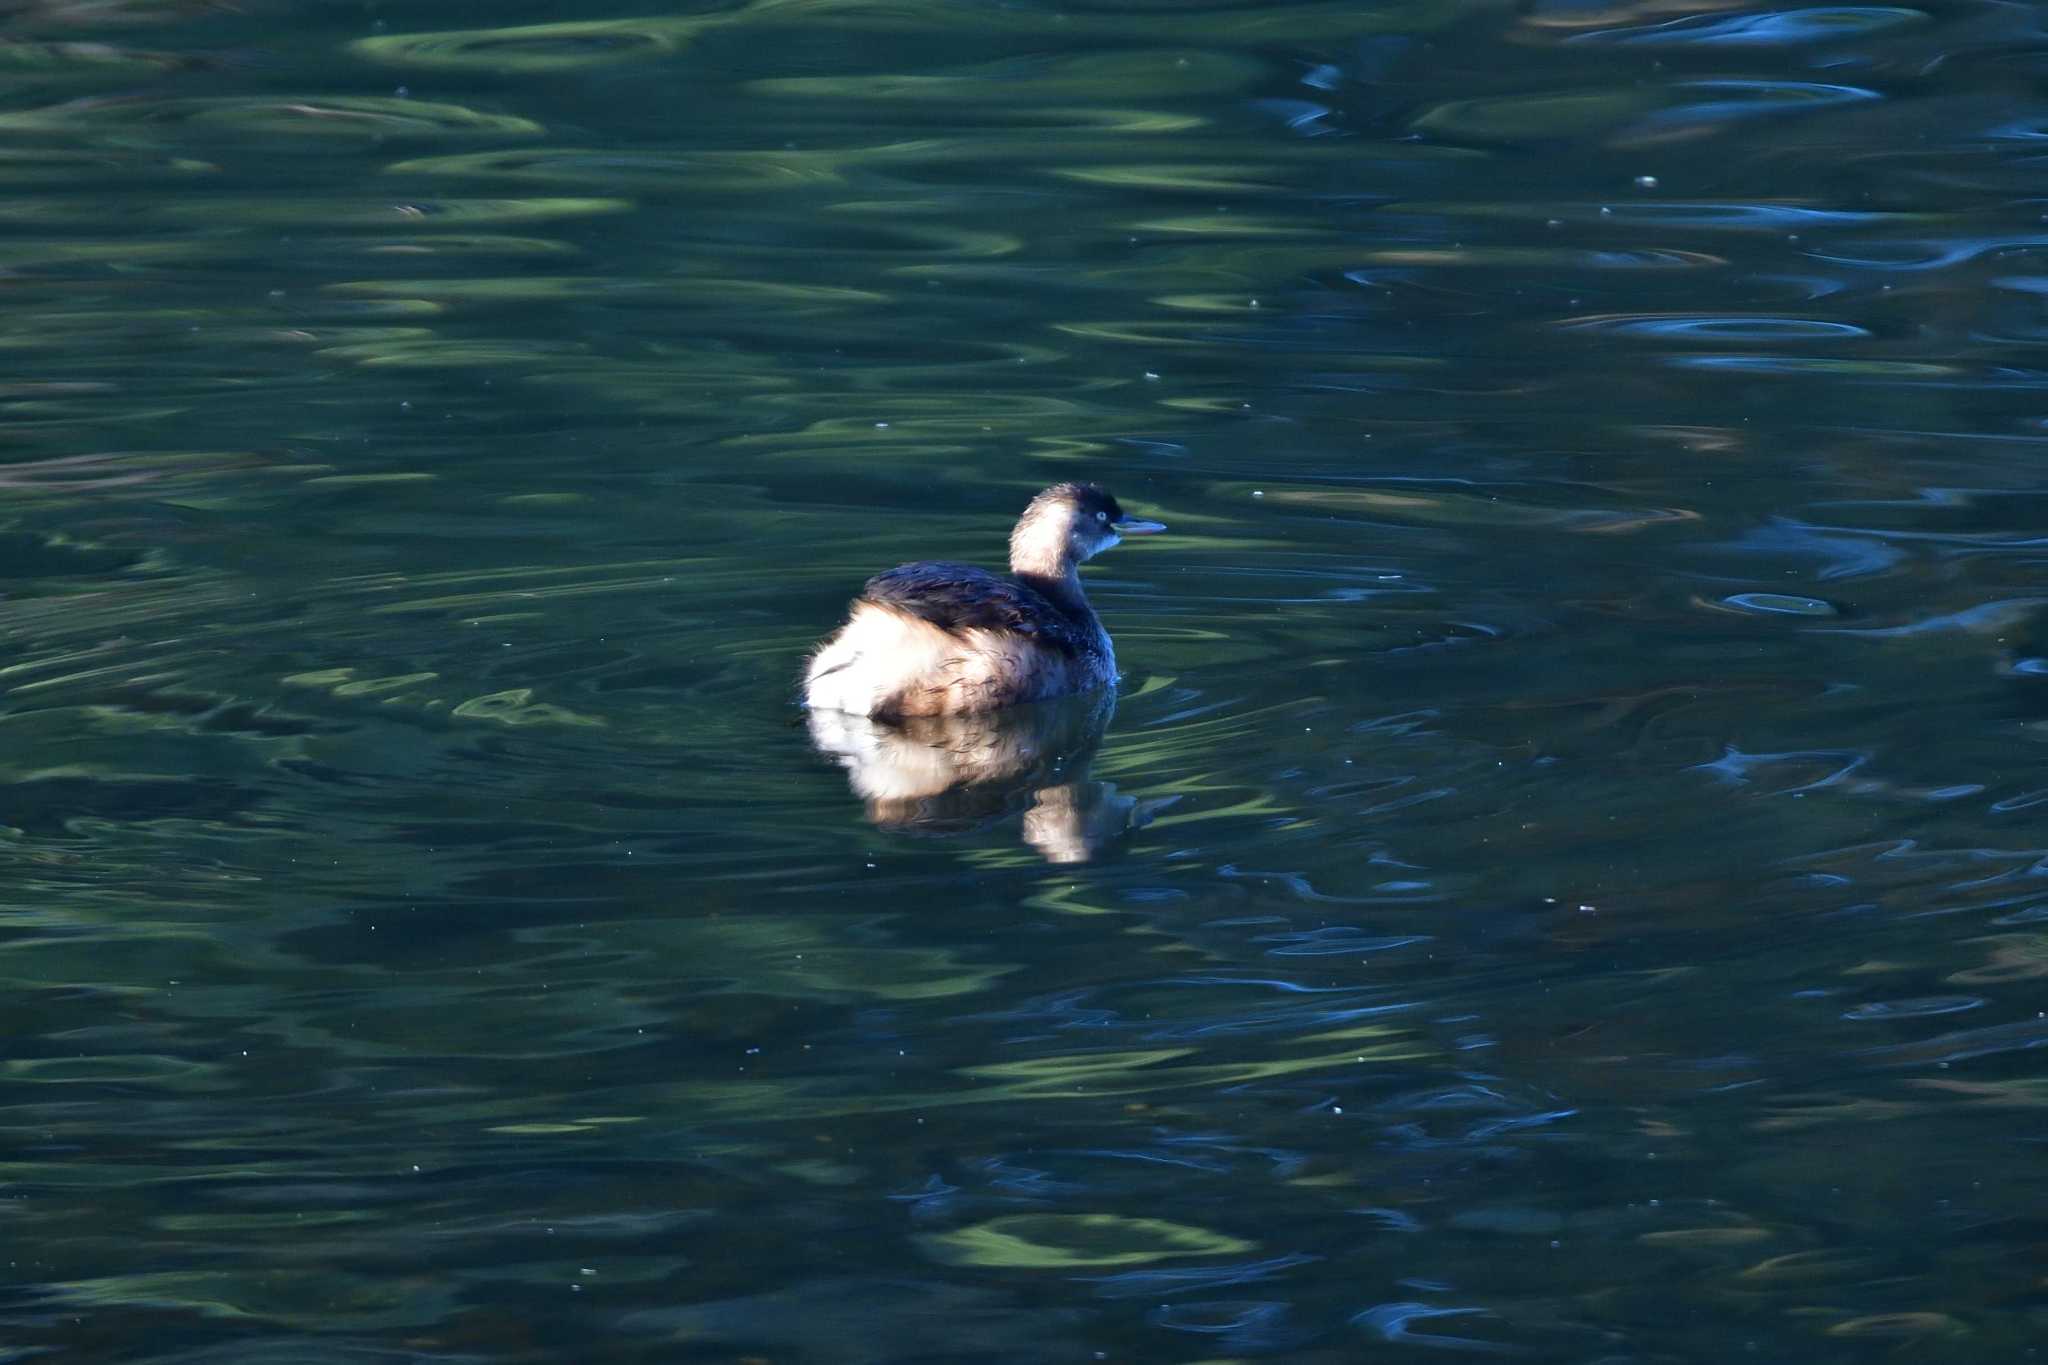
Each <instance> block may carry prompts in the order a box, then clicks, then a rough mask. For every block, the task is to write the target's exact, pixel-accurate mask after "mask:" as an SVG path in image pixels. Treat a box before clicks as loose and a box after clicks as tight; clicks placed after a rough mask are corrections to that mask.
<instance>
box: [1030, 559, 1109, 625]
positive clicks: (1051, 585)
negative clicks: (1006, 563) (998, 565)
mask: <svg viewBox="0 0 2048 1365" xmlns="http://www.w3.org/2000/svg"><path fill="white" fill-rule="evenodd" d="M1053 567H1054V572H1052V573H1043V572H1035V571H1033V570H1032V569H1030V568H1028V567H1026V566H1023V565H1020V564H1018V563H1017V562H1016V561H1015V560H1012V561H1011V564H1010V576H1011V577H1013V578H1015V579H1016V580H1017V581H1018V582H1019V583H1022V584H1023V585H1024V586H1025V587H1027V588H1030V589H1031V590H1032V591H1033V592H1036V593H1037V594H1039V596H1041V597H1043V598H1045V600H1046V601H1048V602H1050V603H1052V604H1053V605H1054V606H1056V607H1058V608H1059V609H1060V610H1061V611H1063V612H1065V613H1066V614H1067V615H1069V616H1078V617H1084V618H1085V617H1089V616H1092V615H1094V613H1093V612H1092V611H1091V610H1090V609H1089V607H1088V597H1087V595H1086V594H1085V593H1083V592H1082V591H1081V574H1080V571H1079V569H1078V566H1076V565H1075V563H1074V562H1073V561H1072V560H1067V561H1066V562H1065V563H1064V564H1059V565H1055V566H1053Z"/></svg>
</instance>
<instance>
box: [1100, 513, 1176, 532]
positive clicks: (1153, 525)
mask: <svg viewBox="0 0 2048 1365" xmlns="http://www.w3.org/2000/svg"><path fill="white" fill-rule="evenodd" d="M1109 529H1110V530H1112V531H1114V532H1116V533H1117V534H1118V535H1120V536H1156V535H1158V534H1159V533H1160V532H1161V531H1164V530H1165V529H1166V523H1165V522H1163V521H1134V520H1132V519H1131V518H1129V517H1125V518H1124V519H1123V520H1122V521H1112V522H1111V523H1110V524H1109Z"/></svg>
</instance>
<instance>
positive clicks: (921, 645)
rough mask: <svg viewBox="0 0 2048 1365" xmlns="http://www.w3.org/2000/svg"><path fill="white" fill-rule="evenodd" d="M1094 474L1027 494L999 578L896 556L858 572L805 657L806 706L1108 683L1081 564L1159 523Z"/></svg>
mask: <svg viewBox="0 0 2048 1365" xmlns="http://www.w3.org/2000/svg"><path fill="white" fill-rule="evenodd" d="M1165 529H1166V527H1165V526H1164V525H1163V524H1161V523H1159V522H1156V521H1144V520H1140V519H1138V518H1136V517H1132V516H1129V515H1127V514H1126V513H1125V512H1124V510H1123V508H1122V507H1121V506H1119V505H1118V503H1117V500H1116V499H1115V498H1113V497H1111V496H1110V495H1109V493H1108V492H1107V491H1105V490H1104V489H1102V488H1100V487H1098V486H1096V485H1095V484H1092V483H1059V484H1054V485H1053V486H1052V487H1051V488H1048V489H1046V490H1045V491H1044V492H1042V493H1040V494H1039V495H1038V496H1037V497H1035V498H1033V499H1032V500H1031V503H1030V505H1029V506H1028V507H1026V508H1025V509H1024V514H1023V516H1021V517H1019V518H1018V519H1017V525H1016V529H1014V530H1013V531H1011V533H1010V572H1009V575H1008V576H1007V577H1005V576H1004V575H1001V574H996V573H991V572H990V571H988V570H987V569H982V568H977V567H975V566H974V565H971V564H950V563H937V562H920V563H915V564H901V565H898V566H897V567H896V568H893V569H890V570H888V571H886V572H884V573H879V574H876V575H875V576H874V577H873V578H870V579H869V580H868V581H867V586H866V587H864V588H863V589H862V590H861V594H860V596H859V597H857V598H855V599H854V601H853V606H852V609H851V610H850V611H849V613H848V615H847V620H846V624H845V625H843V626H841V627H840V628H839V629H838V630H837V631H835V632H833V634H832V635H831V636H830V637H828V638H827V639H826V640H825V642H824V643H823V644H821V645H820V646H819V647H818V648H817V650H816V651H815V652H814V653H813V654H812V655H811V658H810V662H809V665H808V667H807V668H806V669H805V672H804V704H805V705H806V706H807V707H809V708H810V709H812V710H814V711H819V710H823V711H843V712H847V713H849V714H852V715H856V716H868V717H871V718H873V719H876V720H883V721H900V720H904V719H907V718H910V717H914V716H960V715H976V714H979V713H982V712H986V711H997V710H1001V709H1002V708H1004V707H1007V706H1016V705H1019V704H1021V703H1025V702H1033V701H1042V700H1044V699H1046V698H1048V697H1058V696H1065V695H1067V694H1069V693H1074V692H1088V691H1093V690H1095V689H1097V688H1101V687H1107V686H1110V685H1111V684H1113V683H1115V681H1116V653H1115V651H1114V650H1113V649H1112V648H1111V646H1110V641H1109V632H1108V631H1106V630H1104V629H1103V628H1102V621H1101V620H1100V618H1098V617H1097V616H1096V615H1095V611H1094V609H1093V608H1092V607H1090V606H1089V605H1088V598H1087V597H1086V595H1085V594H1083V593H1082V591H1081V576H1080V572H1079V570H1080V566H1081V565H1082V564H1083V563H1085V562H1086V561H1088V560H1090V559H1093V558H1094V557H1095V556H1096V555H1099V554H1101V553H1102V552H1103V551H1104V550H1107V549H1109V548H1110V547H1111V546H1113V545H1116V544H1118V543H1119V542H1120V541H1121V540H1122V539H1123V538H1124V537H1125V536H1148V535H1155V534H1157V533H1158V532H1161V531H1164V530H1165Z"/></svg>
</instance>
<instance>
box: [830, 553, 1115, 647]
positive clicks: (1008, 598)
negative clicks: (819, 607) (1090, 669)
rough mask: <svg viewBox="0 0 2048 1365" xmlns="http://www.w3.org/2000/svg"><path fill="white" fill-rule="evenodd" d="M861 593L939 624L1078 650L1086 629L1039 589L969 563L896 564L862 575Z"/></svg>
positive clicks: (1085, 641) (949, 628)
mask: <svg viewBox="0 0 2048 1365" xmlns="http://www.w3.org/2000/svg"><path fill="white" fill-rule="evenodd" d="M861 597H862V598H863V599H865V600H866V601H869V602H874V603H876V604H878V605H880V606H884V607H889V608H892V609H894V610H896V611H900V612H905V613H907V614H909V615H911V616H915V617H917V618H919V619H920V620H924V621H929V622H931V623H932V624H933V625H935V626H937V627H938V628H939V629H940V630H943V631H946V632H948V633H950V634H958V633H959V632H961V631H966V630H1000V631H1007V632H1010V633H1011V634H1015V635H1024V636H1029V637H1030V638H1032V639H1034V640H1036V641H1038V642H1039V643H1040V644H1042V645H1045V646H1046V647H1047V648H1049V649H1057V650H1059V651H1061V652H1062V653H1065V654H1078V653H1081V652H1082V651H1084V650H1085V649H1086V648H1087V645H1088V635H1087V633H1086V632H1085V631H1084V630H1083V629H1082V628H1081V626H1080V625H1079V624H1078V623H1076V622H1075V621H1073V620H1071V619H1069V618H1068V617H1067V615H1066V614H1065V613H1064V612H1062V611H1061V610H1060V609H1059V608H1058V607H1056V606H1054V605H1053V604H1052V602H1051V601H1050V600H1049V599H1048V598H1047V597H1046V596H1045V594H1043V593H1040V592H1035V591H1033V590H1032V589H1030V588H1027V587H1025V586H1024V585H1023V584H1022V583H1019V582H1017V581H1016V580H1015V579H1013V578H1004V577H1002V576H1001V575H999V574H992V573H990V572H989V571H988V570H987V569H977V568H975V567H974V566H973V565H972V564H938V563H922V564H899V565H897V566H896V567H895V568H893V569H890V570H889V571H888V572H886V573H878V574H876V575H875V576H874V577H873V578H870V579H869V580H868V584H867V587H866V588H865V589H863V590H862V592H861Z"/></svg>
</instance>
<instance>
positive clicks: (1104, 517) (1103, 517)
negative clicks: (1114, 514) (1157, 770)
mask: <svg viewBox="0 0 2048 1365" xmlns="http://www.w3.org/2000/svg"><path fill="white" fill-rule="evenodd" d="M1095 519H1096V520H1097V521H1108V520H1109V513H1107V512H1097V513H1096V514H1095Z"/></svg>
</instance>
